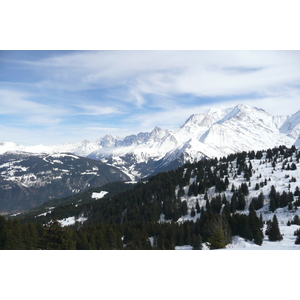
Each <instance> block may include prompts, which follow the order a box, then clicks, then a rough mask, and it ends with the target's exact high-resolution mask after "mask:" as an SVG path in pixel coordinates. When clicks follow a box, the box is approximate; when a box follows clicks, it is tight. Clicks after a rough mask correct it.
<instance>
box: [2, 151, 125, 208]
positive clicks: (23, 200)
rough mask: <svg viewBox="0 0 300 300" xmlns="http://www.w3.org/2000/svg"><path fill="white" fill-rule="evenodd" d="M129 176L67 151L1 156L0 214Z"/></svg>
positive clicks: (122, 179) (30, 206) (123, 179)
mask: <svg viewBox="0 0 300 300" xmlns="http://www.w3.org/2000/svg"><path fill="white" fill-rule="evenodd" d="M125 180H129V177H128V176H126V175H125V174H124V173H122V172H121V171H120V170H118V169H117V168H114V167H111V166H108V165H106V164H104V163H103V162H100V161H95V160H92V159H88V158H84V157H80V156H77V155H74V154H68V153H56V154H31V153H25V152H19V153H9V152H7V153H6V154H2V155H0V213H8V212H19V211H21V210H24V209H29V208H32V207H35V206H38V205H41V204H42V203H43V202H45V201H48V200H50V199H53V198H61V197H65V196H69V195H73V194H77V193H79V192H82V191H84V190H86V189H88V188H91V187H97V186H102V185H104V184H106V183H109V182H114V181H125Z"/></svg>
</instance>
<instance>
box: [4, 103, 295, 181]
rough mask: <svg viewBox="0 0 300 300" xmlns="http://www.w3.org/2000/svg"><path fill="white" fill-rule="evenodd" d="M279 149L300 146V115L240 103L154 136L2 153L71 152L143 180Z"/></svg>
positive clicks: (107, 137) (15, 147)
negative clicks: (187, 165) (277, 113)
mask: <svg viewBox="0 0 300 300" xmlns="http://www.w3.org/2000/svg"><path fill="white" fill-rule="evenodd" d="M279 145H285V146H287V147H290V146H292V145H296V146H300V111H297V112H295V114H293V115H291V116H272V115H271V114H269V113H267V112H266V111H265V110H263V109H259V108H256V107H251V106H247V105H243V104H239V105H236V106H232V107H228V108H219V109H211V110H209V111H208V112H206V113H198V114H194V115H192V116H190V117H189V118H188V119H187V120H186V121H185V122H184V123H183V124H182V126H180V128H178V129H176V130H168V129H162V128H159V127H155V128H154V129H153V130H152V131H151V132H140V133H138V134H132V135H129V136H126V137H124V138H120V137H118V136H112V135H109V134H107V135H105V136H104V137H102V138H100V139H98V140H96V141H87V140H84V141H82V142H80V143H73V144H72V143H65V144H59V145H53V146H43V145H37V146H22V145H17V144H15V143H13V142H2V143H0V154H3V153H5V152H7V151H10V152H16V151H22V152H30V153H47V154H53V153H66V152H69V153H73V154H75V155H78V156H83V157H88V158H90V159H93V160H100V161H102V162H103V163H106V164H108V165H110V166H113V167H116V168H118V169H119V170H121V171H122V172H124V173H125V174H126V175H127V176H129V177H130V178H131V179H132V180H137V179H141V178H143V177H145V176H147V175H153V174H155V173H158V172H161V171H166V170H170V169H174V168H177V167H178V166H180V165H182V164H183V163H186V162H195V161H198V160H201V159H203V158H213V157H223V156H226V155H228V154H231V153H236V152H242V151H249V150H262V149H268V148H272V147H275V146H279Z"/></svg>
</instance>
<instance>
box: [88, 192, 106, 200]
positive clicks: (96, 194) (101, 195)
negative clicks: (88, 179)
mask: <svg viewBox="0 0 300 300" xmlns="http://www.w3.org/2000/svg"><path fill="white" fill-rule="evenodd" d="M106 194H108V192H106V191H101V192H100V193H97V192H93V194H92V198H93V199H96V200H98V199H101V198H103V197H104V196H105V195H106Z"/></svg>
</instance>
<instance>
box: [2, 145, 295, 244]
mask: <svg viewBox="0 0 300 300" xmlns="http://www.w3.org/2000/svg"><path fill="white" fill-rule="evenodd" d="M299 159H300V151H299V150H298V149H297V148H296V147H294V146H293V147H291V148H287V147H285V146H280V147H276V148H273V149H268V150H266V151H257V152H255V151H250V152H242V153H236V154H232V155H229V156H228V157H223V158H221V159H210V160H201V161H199V162H197V163H189V164H186V165H184V166H182V167H180V168H178V169H177V170H172V171H168V172H164V173H159V174H158V175H156V176H153V177H151V178H149V179H148V180H147V181H144V182H142V181H141V182H139V183H138V184H137V185H136V186H134V187H133V188H132V189H130V190H127V191H124V192H122V193H119V194H117V195H115V196H112V197H104V198H101V199H98V200H94V201H92V199H91V201H89V202H86V203H82V204H81V203H78V202H76V203H68V204H65V205H61V206H58V207H55V208H54V207H52V208H47V209H45V211H44V213H42V214H39V215H32V214H31V215H30V214H27V216H25V215H19V216H17V217H18V218H17V217H16V218H15V219H14V220H6V219H4V217H1V224H0V232H1V237H0V247H1V248H2V249H23V248H25V249H29V248H30V249H175V248H178V247H182V246H184V245H189V246H190V248H192V249H222V248H225V247H227V246H228V245H231V244H232V242H233V240H235V239H236V237H240V238H242V239H243V240H245V241H249V242H251V243H253V244H255V245H258V246H261V245H263V243H264V242H265V241H266V240H268V241H270V242H274V243H275V242H276V241H281V240H282V238H283V234H282V232H281V230H280V228H283V227H282V226H290V227H289V228H291V229H293V230H294V229H295V230H294V231H295V233H294V240H293V243H294V244H295V245H298V244H299V242H300V230H299V229H298V226H299V225H300V220H299V211H298V207H299V206H300V200H299V182H300V171H299V170H300V164H299ZM69 217H73V218H74V223H72V224H71V226H62V225H65V223H64V220H65V219H66V218H69ZM76 220H77V222H75V221H76Z"/></svg>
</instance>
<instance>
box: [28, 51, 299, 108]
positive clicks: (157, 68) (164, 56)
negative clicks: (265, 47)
mask: <svg viewBox="0 0 300 300" xmlns="http://www.w3.org/2000/svg"><path fill="white" fill-rule="evenodd" d="M26 64H27V65H28V66H33V67H34V68H37V69H39V70H40V72H42V71H44V70H45V69H46V70H47V72H46V74H49V76H48V77H47V78H45V79H44V80H42V81H41V82H40V83H39V85H40V86H44V87H48V88H56V89H57V88H60V89H67V90H83V89H96V88H107V89H116V88H118V87H121V86H122V87H125V88H127V89H128V94H127V97H123V98H120V99H119V100H121V101H124V100H125V101H128V100H130V99H131V101H132V102H133V103H134V104H136V105H137V106H139V107H141V106H143V105H144V104H145V96H146V95H160V96H169V97H172V95H177V94H193V95H196V96H224V95H227V96H230V95H232V96H233V95H242V94H249V93H268V92H272V91H274V89H276V88H277V87H278V86H279V87H286V86H289V85H291V84H296V83H298V82H299V80H300V72H299V68H300V52H299V51H84V52H80V53H77V52H76V53H75V54H67V55H60V56H55V57H50V58H47V59H43V60H39V61H33V62H29V61H27V62H26Z"/></svg>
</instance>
